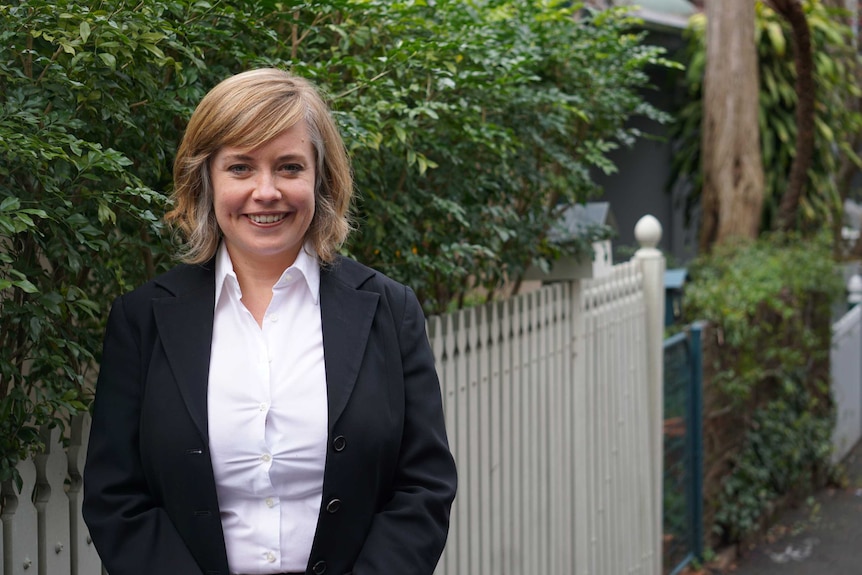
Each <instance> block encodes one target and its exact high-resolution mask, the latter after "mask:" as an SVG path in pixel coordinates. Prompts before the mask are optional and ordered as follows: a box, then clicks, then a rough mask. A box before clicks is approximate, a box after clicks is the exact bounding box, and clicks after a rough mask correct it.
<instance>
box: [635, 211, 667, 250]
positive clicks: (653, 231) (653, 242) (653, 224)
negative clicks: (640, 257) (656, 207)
mask: <svg viewBox="0 0 862 575" xmlns="http://www.w3.org/2000/svg"><path fill="white" fill-rule="evenodd" d="M661 232H662V230H661V224H660V223H659V221H658V220H657V219H656V218H655V216H651V215H649V214H647V215H645V216H644V217H642V218H641V219H639V220H638V223H637V224H636V225H635V239H637V241H638V243H639V244H640V246H641V247H642V248H655V247H656V246H658V243H659V242H660V241H661Z"/></svg>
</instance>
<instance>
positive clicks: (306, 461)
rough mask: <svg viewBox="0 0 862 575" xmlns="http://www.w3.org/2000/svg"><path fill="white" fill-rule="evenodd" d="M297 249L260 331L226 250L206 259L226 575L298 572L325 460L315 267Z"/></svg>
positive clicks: (214, 449) (213, 433)
mask: <svg viewBox="0 0 862 575" xmlns="http://www.w3.org/2000/svg"><path fill="white" fill-rule="evenodd" d="M307 249H310V248H308V247H306V248H305V249H303V250H300V253H299V256H298V257H297V259H296V261H295V262H294V264H293V265H292V266H290V267H289V268H288V269H286V270H285V271H284V273H283V274H282V276H281V278H280V279H279V280H278V282H277V283H276V284H275V286H274V287H273V289H272V301H271V302H270V304H269V307H268V308H267V310H266V315H265V316H264V318H263V325H262V327H261V326H259V325H258V324H257V322H256V321H255V319H254V317H253V316H252V315H251V312H249V311H248V309H246V307H245V306H244V305H243V303H242V301H241V298H242V293H241V291H240V287H239V282H238V281H237V277H236V274H235V273H234V270H233V264H232V263H231V260H230V256H229V255H228V252H227V248H226V247H225V246H224V244H223V243H222V245H221V246H220V247H219V250H218V255H217V258H216V268H215V274H216V275H215V277H216V300H215V301H216V303H215V317H214V324H213V339H212V353H211V358H210V374H209V391H208V416H209V441H210V454H211V457H212V464H213V471H214V473H215V481H216V491H217V493H218V500H219V507H220V509H221V522H222V526H223V529H224V535H225V545H226V547H227V557H228V565H229V566H230V572H231V573H244V574H245V573H248V574H262V573H279V572H285V571H296V572H302V571H305V568H306V564H307V563H308V558H309V555H310V553H311V544H312V540H313V538H314V532H315V528H316V526H317V517H318V512H319V510H320V502H321V497H322V489H323V468H324V463H325V458H326V441H327V401H326V371H325V367H324V362H323V332H322V328H321V320H320V300H319V295H320V267H319V264H318V263H317V259H316V258H315V257H314V256H313V255H310V254H309V253H307V251H306V250H307Z"/></svg>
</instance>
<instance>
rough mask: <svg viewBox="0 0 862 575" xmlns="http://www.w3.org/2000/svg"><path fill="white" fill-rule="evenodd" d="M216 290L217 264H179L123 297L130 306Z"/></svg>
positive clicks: (211, 262)
mask: <svg viewBox="0 0 862 575" xmlns="http://www.w3.org/2000/svg"><path fill="white" fill-rule="evenodd" d="M214 289H215V264H214V262H213V261H212V260H211V261H209V262H206V263H203V264H178V265H176V266H174V267H173V268H171V269H169V270H168V271H166V272H164V273H162V274H160V275H158V276H156V277H155V278H153V279H151V280H149V281H148V282H146V283H144V284H142V285H140V286H138V287H136V288H135V289H133V290H131V291H129V292H127V293H125V294H124V295H122V296H121V298H122V299H123V300H125V301H126V302H128V303H130V304H135V303H142V302H144V301H148V300H153V299H159V298H163V297H171V296H180V295H186V294H189V293H192V292H196V291H200V290H210V291H212V290H214Z"/></svg>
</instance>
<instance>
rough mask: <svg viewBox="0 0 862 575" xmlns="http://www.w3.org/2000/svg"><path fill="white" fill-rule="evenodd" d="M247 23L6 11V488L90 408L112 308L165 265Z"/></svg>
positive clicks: (220, 17)
mask: <svg viewBox="0 0 862 575" xmlns="http://www.w3.org/2000/svg"><path fill="white" fill-rule="evenodd" d="M225 23H227V24H228V25H229V26H230V27H231V28H230V29H231V30H236V29H237V28H239V27H242V26H243V25H247V24H248V21H247V19H243V18H241V17H240V16H239V15H238V14H237V13H235V12H234V11H232V10H229V9H224V10H222V11H221V12H220V13H219V14H215V13H214V11H213V10H211V9H210V8H209V7H207V5H205V4H204V3H200V4H198V3H183V2H157V1H153V2H142V3H139V4H135V5H130V6H126V5H125V3H123V2H113V3H112V2H87V3H81V2H70V1H60V2H46V1H41V0H32V1H22V2H13V3H11V4H3V5H0V42H2V44H3V46H4V47H5V50H4V52H3V56H2V58H0V94H2V97H0V309H1V310H2V315H0V359H2V361H0V480H3V481H5V480H8V479H11V478H17V474H16V471H15V464H16V462H17V460H18V459H19V458H21V457H24V456H25V455H26V454H27V452H28V451H29V450H31V449H33V448H35V447H38V446H39V434H38V430H39V426H41V425H43V424H49V425H60V424H62V416H63V415H64V414H68V413H74V412H76V411H79V410H81V409H85V408H86V405H85V403H86V401H87V398H88V389H89V387H90V385H91V383H92V380H93V373H94V368H95V360H96V358H97V351H98V349H99V348H100V341H101V335H102V325H103V319H104V317H105V316H106V314H107V308H108V306H109V305H110V303H111V301H112V300H113V298H114V297H115V296H117V295H118V294H120V293H122V292H123V291H126V290H128V289H131V288H132V287H134V286H136V285H138V284H140V283H142V282H144V281H145V280H146V279H148V278H150V277H152V276H153V275H154V274H155V273H156V272H157V271H158V270H161V269H164V268H165V267H166V266H167V265H168V264H169V263H170V258H169V256H168V255H167V253H168V250H167V246H166V241H167V239H168V238H166V237H164V236H165V234H164V233H163V230H162V225H161V223H160V218H161V215H162V213H163V212H164V209H165V202H166V196H165V193H164V190H165V189H166V187H167V186H168V183H169V181H170V169H171V163H172V162H171V159H172V157H173V151H174V149H175V148H176V144H177V141H178V137H179V134H180V131H181V127H182V125H183V121H184V118H185V117H186V116H187V115H188V114H189V113H190V111H191V108H192V107H193V106H194V105H195V104H196V102H197V100H198V99H199V98H200V97H201V96H202V95H203V93H204V90H205V84H207V83H210V82H212V80H209V79H208V76H207V73H210V74H218V75H219V76H221V75H223V74H224V73H225V71H224V68H221V67H219V63H220V62H225V63H227V64H230V67H231V68H236V67H238V66H239V65H240V64H241V63H242V62H238V61H237V60H236V59H234V58H233V57H232V56H231V55H230V53H229V52H228V51H226V50H225V51H224V53H223V54H221V55H220V57H219V58H213V59H212V60H213V64H212V66H213V67H212V68H210V69H208V68H206V66H205V65H204V62H203V59H202V53H201V50H202V49H203V47H204V46H206V45H207V44H208V42H202V41H201V39H202V37H204V36H205V37H206V38H208V39H210V42H209V44H210V45H212V41H213V39H215V40H219V39H220V38H222V37H223V38H224V39H225V40H229V39H230V35H228V34H226V33H225V32H226V30H225V29H224V25H225Z"/></svg>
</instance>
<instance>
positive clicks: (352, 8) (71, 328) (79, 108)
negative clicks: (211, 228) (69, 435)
mask: <svg viewBox="0 0 862 575" xmlns="http://www.w3.org/2000/svg"><path fill="white" fill-rule="evenodd" d="M637 25H638V21H637V20H635V19H633V18H631V17H630V15H629V14H628V13H627V12H626V11H625V10H621V9H615V10H610V11H606V12H592V11H588V10H585V9H582V7H581V6H580V5H578V4H575V5H571V3H569V2H564V1H557V0H531V1H529V2H514V1H501V0H487V1H484V0H474V1H470V2H462V1H460V0H437V1H436V2H434V3H431V2H426V1H424V0H409V1H399V2H389V1H384V0H332V1H326V2H324V1H322V0H309V1H303V2H300V1H285V2H277V1H273V0H265V1H263V2H250V1H240V2H232V3H208V2H202V1H198V0H151V1H147V2H137V3H127V2H124V1H123V0H99V1H96V0H90V1H84V2H72V1H71V0H59V1H56V2H47V1H46V0H15V1H13V2H11V3H6V4H2V5H0V42H2V43H3V46H4V47H5V50H4V52H3V54H2V56H0V309H2V315H0V480H7V479H10V478H13V477H15V473H16V472H15V464H16V462H17V460H18V459H20V458H21V457H23V456H25V455H26V453H27V452H28V451H30V450H32V449H34V448H37V447H38V445H39V439H38V430H39V427H40V426H41V425H44V424H49V425H60V424H62V420H63V417H64V416H65V415H66V414H68V413H71V412H75V411H77V410H81V409H84V408H85V406H86V403H87V401H88V400H89V397H90V392H91V387H92V382H93V380H94V377H93V375H94V372H95V366H96V364H97V362H98V359H99V358H98V349H99V346H100V340H101V336H102V329H103V321H104V318H105V317H106V315H107V309H108V306H109V305H110V303H111V301H112V300H113V298H114V297H115V296H117V295H118V294H120V293H122V292H124V291H127V290H129V289H131V288H133V287H135V286H137V285H139V284H141V283H142V282H144V281H146V280H147V279H149V278H151V277H152V276H153V275H155V274H156V273H158V272H160V271H162V270H164V269H166V268H167V267H169V266H170V265H172V260H171V255H170V254H171V253H173V249H172V248H171V243H172V240H173V238H171V237H170V234H168V233H166V231H165V230H164V229H163V226H162V224H161V216H162V214H163V213H164V211H165V207H166V202H167V201H168V199H167V197H168V195H167V194H168V192H169V190H170V185H171V184H170V181H171V167H172V163H173V157H174V151H175V149H176V145H177V142H178V140H179V138H180V135H181V133H182V130H183V128H184V126H185V122H186V120H187V118H188V117H189V115H190V114H191V111H192V109H193V107H194V106H195V105H196V104H197V102H198V101H199V100H200V98H201V97H202V96H203V95H204V94H205V93H206V92H207V90H209V89H210V88H211V87H212V86H214V85H215V84H216V83H217V82H218V81H220V80H221V79H223V78H224V77H226V76H228V75H230V74H233V73H236V72H239V71H242V70H244V69H248V68H251V67H257V66H278V67H282V68H286V69H291V70H293V71H294V72H296V73H298V74H300V75H303V76H307V77H309V78H311V79H312V80H314V81H315V82H316V83H317V84H318V85H319V86H321V88H322V90H323V91H324V92H325V94H326V95H327V96H328V97H329V99H330V100H331V102H332V104H333V107H334V111H335V116H336V119H337V121H338V122H339V124H340V126H341V129H342V131H343V134H344V136H345V140H346V143H347V146H348V148H349V150H350V152H351V154H352V156H353V162H354V168H355V174H356V184H357V189H358V195H359V200H358V202H357V206H356V207H357V210H356V212H357V222H358V224H359V225H358V228H359V230H358V233H356V234H355V236H354V238H353V240H352V242H351V243H350V245H349V246H347V248H346V251H347V252H348V253H350V254H352V255H354V256H356V257H357V258H358V259H360V260H362V261H364V262H365V263H368V264H370V265H373V266H376V267H378V268H380V269H381V270H382V271H384V272H385V273H388V274H389V275H392V276H394V277H395V278H397V279H400V280H402V281H404V282H406V283H408V284H409V285H411V286H413V287H414V288H415V289H416V291H417V293H418V294H419V295H420V297H421V299H422V300H423V303H424V305H425V308H426V310H427V311H429V312H436V311H442V310H445V309H446V308H447V307H450V306H452V305H453V302H454V305H455V306H460V305H462V304H463V303H464V302H465V301H469V300H471V299H475V298H477V294H481V297H491V296H492V295H493V293H494V291H495V290H496V289H499V287H500V286H501V285H503V284H504V283H505V282H511V281H513V280H515V281H516V280H517V278H518V277H519V275H520V274H521V273H522V272H523V270H524V269H525V268H526V266H527V265H529V264H530V263H531V262H533V261H548V260H550V259H553V258H554V257H557V256H558V255H559V254H562V253H576V252H577V250H579V249H585V246H586V245H588V243H589V238H587V239H585V240H584V241H583V242H581V243H578V242H560V241H556V240H554V239H553V236H551V235H549V230H550V229H551V226H552V225H553V222H555V221H556V218H557V216H558V214H559V211H560V210H561V209H563V208H564V207H566V206H568V205H571V204H572V203H574V202H579V201H584V200H585V199H587V198H588V197H589V195H590V194H591V193H592V191H593V190H594V188H595V185H594V184H593V182H592V181H591V179H590V176H589V171H590V168H591V167H597V168H599V169H602V170H606V171H609V170H613V169H614V166H613V164H612V163H611V162H610V161H609V159H608V156H607V154H608V153H609V152H610V151H611V150H612V149H614V148H615V147H616V146H619V145H626V144H629V143H631V142H632V141H633V139H634V138H636V137H638V136H639V134H638V133H637V132H636V131H634V130H631V129H629V128H628V127H627V124H626V120H627V119H628V118H629V117H630V116H631V115H633V114H643V115H646V116H647V117H650V118H653V119H655V120H657V121H663V120H665V119H666V117H665V116H664V115H663V114H662V113H660V112H658V111H657V110H655V109H654V108H652V107H650V106H648V105H647V104H645V103H644V101H643V98H642V90H644V89H645V88H647V87H648V80H647V76H646V74H645V69H646V68H647V67H648V66H666V65H670V64H669V63H668V62H667V61H666V60H664V58H663V56H662V51H661V50H660V49H659V48H655V47H650V46H645V45H644V43H643V40H644V38H643V35H642V34H641V33H639V32H637ZM476 287H479V288H482V290H478V291H477V290H474V289H473V288H476Z"/></svg>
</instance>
